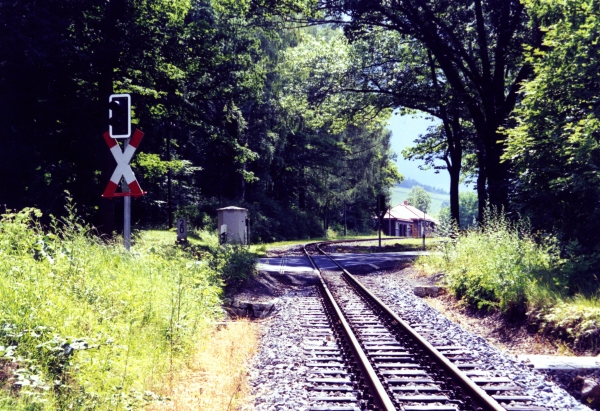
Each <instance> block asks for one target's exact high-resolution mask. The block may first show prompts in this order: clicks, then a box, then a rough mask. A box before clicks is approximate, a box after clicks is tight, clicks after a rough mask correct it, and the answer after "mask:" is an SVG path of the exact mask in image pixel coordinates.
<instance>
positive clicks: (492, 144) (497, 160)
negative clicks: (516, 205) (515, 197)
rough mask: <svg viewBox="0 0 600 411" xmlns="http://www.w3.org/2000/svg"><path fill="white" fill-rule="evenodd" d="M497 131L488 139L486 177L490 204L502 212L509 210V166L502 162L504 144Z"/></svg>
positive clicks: (491, 133)
mask: <svg viewBox="0 0 600 411" xmlns="http://www.w3.org/2000/svg"><path fill="white" fill-rule="evenodd" d="M500 139H501V136H500V135H498V133H497V132H496V131H492V132H490V137H488V138H486V143H487V144H486V150H485V152H486V156H485V161H486V167H485V168H486V177H487V190H488V196H489V197H488V198H489V204H490V206H491V207H493V208H495V209H497V210H498V211H500V210H506V209H507V208H508V165H507V164H506V163H503V162H501V156H502V153H503V151H504V144H503V143H502V142H500V143H499V142H498V141H500Z"/></svg>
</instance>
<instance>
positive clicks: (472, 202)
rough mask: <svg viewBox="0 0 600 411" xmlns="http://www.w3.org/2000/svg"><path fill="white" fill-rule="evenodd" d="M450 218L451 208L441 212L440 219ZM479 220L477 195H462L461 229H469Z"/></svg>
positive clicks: (472, 193) (467, 193)
mask: <svg viewBox="0 0 600 411" xmlns="http://www.w3.org/2000/svg"><path fill="white" fill-rule="evenodd" d="M449 218H450V209H449V207H444V208H442V209H441V210H440V219H441V220H444V221H446V220H448V219H449ZM478 219H479V213H478V201H477V194H475V193H474V192H472V191H467V192H466V193H465V192H463V193H461V194H460V220H459V221H460V228H461V229H463V230H464V229H468V228H470V227H472V226H473V225H474V224H475V223H476V222H477V220H478Z"/></svg>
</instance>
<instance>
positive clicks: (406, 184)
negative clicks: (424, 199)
mask: <svg viewBox="0 0 600 411" xmlns="http://www.w3.org/2000/svg"><path fill="white" fill-rule="evenodd" d="M414 186H421V187H423V188H424V189H425V191H427V192H429V193H436V194H449V193H448V192H447V191H445V190H444V189H442V188H437V187H432V186H428V185H426V184H421V183H419V182H418V181H417V180H415V179H413V178H407V179H406V180H404V181H403V182H402V183H400V184H399V187H404V188H413V187H414Z"/></svg>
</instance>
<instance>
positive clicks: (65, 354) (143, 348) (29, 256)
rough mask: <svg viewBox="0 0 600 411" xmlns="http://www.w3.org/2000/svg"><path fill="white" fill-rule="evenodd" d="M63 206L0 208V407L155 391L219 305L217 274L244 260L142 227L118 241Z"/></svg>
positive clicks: (98, 404)
mask: <svg viewBox="0 0 600 411" xmlns="http://www.w3.org/2000/svg"><path fill="white" fill-rule="evenodd" d="M66 208H67V211H68V214H67V216H66V217H65V218H55V217H52V218H51V224H50V226H49V227H42V226H41V224H40V223H39V220H38V219H39V218H40V217H41V213H40V211H39V210H36V209H33V208H26V209H23V210H21V211H18V212H9V213H7V214H4V215H3V216H2V218H1V220H0V272H2V276H0V410H63V409H64V410H133V409H139V408H141V407H142V406H144V405H145V404H147V403H149V402H152V401H155V400H159V399H161V396H160V395H157V394H155V393H154V391H155V389H156V388H157V387H161V386H162V385H163V384H164V378H165V376H166V375H168V374H169V373H172V372H173V371H174V370H176V369H177V368H178V367H180V366H181V364H183V362H184V360H185V358H186V356H188V355H189V354H190V352H192V351H193V349H194V347H195V341H196V340H197V337H198V336H199V335H202V334H205V333H207V332H209V330H210V327H211V325H210V323H211V320H213V319H216V318H218V317H219V316H220V315H221V311H220V308H219V303H220V297H221V295H222V287H223V285H224V284H225V282H226V281H231V278H233V277H235V276H236V275H237V274H235V273H234V271H235V269H237V268H242V269H244V270H246V271H245V272H246V273H247V272H250V271H251V267H252V265H253V261H251V260H250V259H249V258H246V256H243V257H239V253H238V252H237V251H236V250H228V251H222V250H216V249H215V248H214V247H212V246H211V245H209V246H207V247H206V249H205V250H196V252H195V255H194V257H195V258H192V255H191V253H190V252H189V251H187V250H183V249H181V248H179V247H176V246H174V245H173V246H164V245H159V246H157V245H154V244H147V243H146V242H145V241H144V239H143V236H142V237H141V238H138V239H136V242H135V246H134V247H132V252H130V253H129V252H126V251H124V249H123V247H122V245H120V244H117V243H116V242H115V243H108V244H107V243H106V242H104V241H102V240H100V239H99V238H98V237H97V236H96V235H95V233H94V231H93V229H92V228H91V227H90V226H88V225H86V224H85V223H84V222H82V221H81V220H79V219H78V218H77V216H76V213H75V207H74V205H73V204H72V203H71V202H70V201H69V200H68V203H67V207H66ZM214 242H215V244H216V238H215V240H214ZM216 248H219V247H218V246H217V247H216ZM238 251H239V250H238ZM240 260H241V261H243V264H242V263H240ZM244 264H246V265H244ZM231 267H235V269H234V268H231ZM229 268H231V269H229Z"/></svg>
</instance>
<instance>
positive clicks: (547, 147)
mask: <svg viewBox="0 0 600 411" xmlns="http://www.w3.org/2000/svg"><path fill="white" fill-rule="evenodd" d="M525 4H526V5H527V6H528V8H529V10H530V13H532V14H533V15H534V16H535V18H536V19H537V20H538V21H539V22H540V24H541V25H542V26H543V27H544V28H545V29H544V32H545V35H544V39H543V44H542V46H541V47H540V48H539V49H535V50H534V53H533V55H532V57H530V58H529V61H530V63H531V64H532V65H533V67H534V71H535V78H534V79H532V80H530V81H528V82H526V83H525V85H524V90H525V97H524V98H523V101H522V102H521V103H520V105H519V107H518V109H517V110H516V112H515V120H516V122H517V126H516V127H515V128H513V129H508V130H507V134H508V148H507V152H506V154H505V158H506V160H507V161H510V162H512V164H513V165H514V170H515V173H516V179H515V184H514V190H513V193H512V194H513V195H512V199H513V202H514V204H515V206H516V208H517V209H518V210H519V211H521V212H522V213H524V214H525V215H527V216H528V217H529V218H530V219H531V222H532V224H533V225H534V226H535V227H537V228H538V229H543V230H547V231H552V230H556V231H557V232H558V234H559V235H560V239H561V240H562V242H563V244H568V243H571V246H570V247H569V249H570V250H571V251H574V250H577V251H578V253H582V252H583V253H589V252H592V251H593V250H598V247H599V245H600V224H599V221H600V207H599V203H598V199H599V198H600V174H599V172H598V170H599V169H600V145H599V143H598V142H599V141H600V119H599V116H600V104H599V99H598V96H599V95H600V46H599V44H598V32H599V31H600V19H599V15H600V14H599V12H600V2H598V1H597V0H568V1H564V2H552V1H545V0H543V1H526V2H525Z"/></svg>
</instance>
